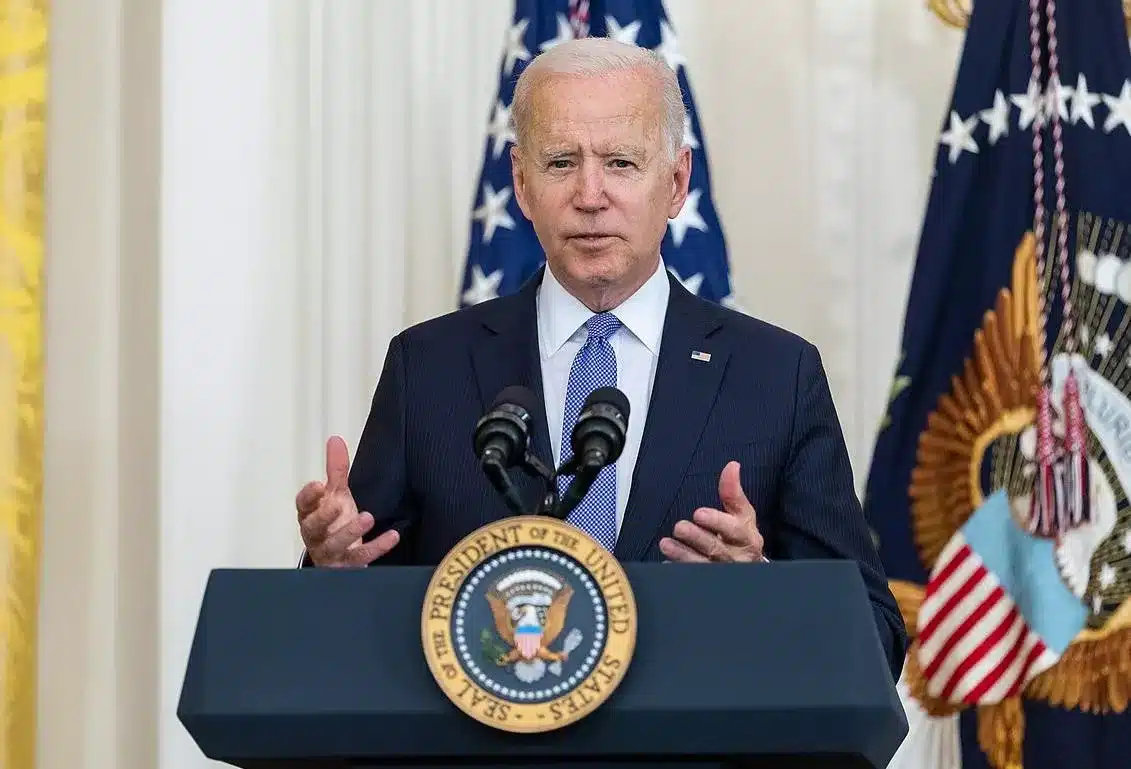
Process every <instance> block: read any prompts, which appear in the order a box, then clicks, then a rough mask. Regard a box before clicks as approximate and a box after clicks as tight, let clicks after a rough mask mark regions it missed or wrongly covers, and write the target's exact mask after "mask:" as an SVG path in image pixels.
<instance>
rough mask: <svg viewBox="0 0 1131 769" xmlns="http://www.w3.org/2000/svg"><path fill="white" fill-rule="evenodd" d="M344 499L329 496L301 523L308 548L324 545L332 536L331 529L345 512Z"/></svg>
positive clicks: (301, 529)
mask: <svg viewBox="0 0 1131 769" xmlns="http://www.w3.org/2000/svg"><path fill="white" fill-rule="evenodd" d="M344 509H345V508H344V504H343V500H342V497H340V496H338V495H334V494H327V495H325V496H323V497H322V502H321V503H319V505H318V507H317V508H315V510H314V512H313V513H310V514H308V515H307V516H306V517H305V518H303V519H302V522H301V523H299V530H300V531H301V532H302V539H303V542H305V543H306V546H307V547H308V548H310V547H315V546H317V545H320V544H322V542H323V541H325V539H326V538H327V537H328V536H329V535H330V533H331V532H330V527H331V526H333V524H334V522H335V521H337V520H338V518H339V517H340V516H341V515H342V511H343V510H344Z"/></svg>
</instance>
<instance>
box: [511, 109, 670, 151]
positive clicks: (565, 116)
mask: <svg viewBox="0 0 1131 769" xmlns="http://www.w3.org/2000/svg"><path fill="white" fill-rule="evenodd" d="M532 128H533V130H532V131H531V136H530V140H531V143H532V144H533V145H534V146H536V147H538V148H539V149H546V148H554V147H562V148H569V149H573V148H576V147H577V146H579V145H585V146H589V147H593V148H594V149H597V150H598V151H601V150H602V149H606V150H607V149H612V148H614V147H619V146H624V147H632V148H636V149H644V148H646V147H647V146H649V145H650V144H652V143H653V142H654V141H656V140H657V138H658V136H659V133H660V124H659V121H658V120H657V119H656V118H655V117H653V116H651V115H649V114H648V113H647V112H646V111H644V110H640V109H623V110H620V111H619V112H613V113H606V114H571V113H569V112H568V111H565V112H556V113H555V112H552V111H551V113H550V114H545V113H543V114H541V115H537V116H536V118H535V120H534V125H533V126H532Z"/></svg>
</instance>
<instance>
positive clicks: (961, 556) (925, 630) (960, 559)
mask: <svg viewBox="0 0 1131 769" xmlns="http://www.w3.org/2000/svg"><path fill="white" fill-rule="evenodd" d="M971 555H973V551H972V550H971V549H970V546H969V545H962V547H960V548H958V549H957V550H955V551H954V555H953V556H951V558H950V560H949V561H947V562H946V563H945V564H942V568H941V569H939V571H938V572H937V573H936V574H933V575H931V578H930V579H928V580H927V588H926V591H925V595H924V603H927V601H928V600H929V599H930V598H932V597H933V596H936V595H938V592H939V590H940V588H941V587H942V585H943V584H945V583H946V582H947V581H948V580H949V579H950V578H951V577H952V576H954V572H955V570H956V569H958V567H959V566H961V565H962V564H963V563H965V562H966V559H967V558H969V557H970V556H971ZM935 566H936V568H937V567H938V564H936V565H935ZM927 608H928V610H929V609H930V605H929V604H928V607H927ZM941 615H942V611H936V612H935V613H934V614H932V615H931V616H930V618H929V619H928V620H927V624H926V625H921V626H920V627H919V638H920V639H923V638H924V636H929V635H930V634H931V632H933V631H934V627H935V624H936V623H937V622H938V621H939V618H940V616H941ZM921 617H922V610H920V618H921Z"/></svg>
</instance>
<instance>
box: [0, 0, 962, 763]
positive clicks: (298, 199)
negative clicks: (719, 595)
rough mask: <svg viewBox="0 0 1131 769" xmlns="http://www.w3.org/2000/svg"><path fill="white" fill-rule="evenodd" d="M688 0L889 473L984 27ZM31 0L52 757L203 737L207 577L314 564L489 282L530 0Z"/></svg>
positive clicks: (722, 91)
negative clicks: (369, 451)
mask: <svg viewBox="0 0 1131 769" xmlns="http://www.w3.org/2000/svg"><path fill="white" fill-rule="evenodd" d="M665 7H666V10H667V12H668V14H669V17H670V20H671V24H672V27H673V29H674V31H675V34H676V35H677V37H678V45H679V47H680V49H681V50H682V53H683V56H684V59H685V64H684V67H685V69H684V74H685V75H686V76H687V78H688V81H689V83H690V86H691V88H692V90H693V93H694V97H695V101H696V106H697V110H698V119H699V121H700V124H701V133H702V134H703V139H704V140H705V141H706V143H707V146H708V148H709V157H710V171H711V178H712V185H713V187H712V195H713V198H714V202H715V205H716V208H717V212H718V215H719V219H720V221H721V225H722V228H723V230H724V231H725V235H726V240H727V253H728V257H729V263H730V270H731V281H732V284H733V288H734V293H735V295H736V298H737V301H738V303H739V304H740V306H741V307H742V308H743V309H744V310H745V311H747V312H749V313H751V314H754V315H757V316H759V317H761V318H764V319H766V320H769V321H771V322H774V323H777V324H779V325H782V326H785V327H786V328H789V329H791V330H794V331H796V332H798V333H800V334H802V335H804V336H805V337H807V338H809V339H810V340H811V341H813V342H814V343H815V344H816V345H817V346H818V347H819V348H820V350H821V352H822V354H823V356H824V361H825V364H826V366H827V370H828V374H829V377H830V380H831V384H832V388H833V392H834V397H835V399H836V404H837V407H838V410H839V414H840V418H841V420H842V424H843V426H844V430H845V434H846V438H847V441H848V445H849V450H850V453H851V456H852V461H853V467H854V470H855V473H856V476H857V478H858V480H859V485H860V487H861V489H862V488H863V482H864V479H865V475H866V473H867V470H868V462H869V458H870V452H871V448H872V444H873V441H874V438H875V432H876V428H877V425H878V424H879V421H880V419H881V417H882V415H883V413H884V409H885V404H886V403H887V399H888V393H889V388H890V383H891V379H892V374H893V371H894V370H895V366H896V364H897V361H898V359H899V349H898V347H899V338H900V324H901V320H902V316H903V312H904V305H905V302H906V297H907V289H908V281H909V277H910V274H911V269H912V264H913V260H914V257H915V250H916V242H917V238H918V232H919V229H920V226H921V222H922V216H923V209H924V201H925V197H926V193H927V191H928V185H929V183H930V179H931V169H932V165H933V162H934V159H935V154H936V150H937V146H938V138H939V129H940V125H942V124H941V122H940V121H941V119H942V118H943V116H944V115H945V114H946V110H947V104H948V99H949V96H950V89H951V87H952V84H953V80H954V73H955V65H956V62H957V56H958V54H959V51H960V49H961V45H962V31H961V30H959V29H956V28H954V27H952V26H949V25H948V24H946V23H944V22H943V21H942V20H941V19H940V17H939V15H937V14H936V13H935V12H933V11H932V10H931V9H930V8H928V7H927V5H926V4H925V3H924V2H923V0H758V2H708V1H706V0H667V2H666V3H665ZM0 8H3V9H4V11H3V15H0V23H2V25H3V26H0V29H2V34H0V51H2V52H3V54H4V56H5V59H4V62H5V65H4V66H5V69H4V70H3V72H0V78H2V81H0V82H2V83H3V88H2V89H0V95H2V97H3V99H4V102H3V109H4V113H3V114H2V115H0V119H3V121H4V122H3V138H4V142H5V145H4V146H3V152H4V153H5V154H4V156H3V163H2V164H0V168H2V169H3V185H4V187H3V194H4V199H5V210H6V214H5V220H4V226H5V227H6V228H9V229H6V230H5V232H4V233H3V234H4V235H5V238H6V241H5V245H4V248H5V249H6V251H5V253H4V254H3V257H2V259H0V265H2V266H3V269H4V271H5V273H6V274H5V275H4V276H3V278H4V283H3V286H4V291H5V292H7V293H6V295H5V302H4V304H3V310H4V313H5V315H4V316H3V322H4V323H5V327H4V334H5V337H4V338H5V341H4V342H3V344H0V350H2V351H3V364H4V369H3V372H2V377H0V386H3V387H4V388H7V389H6V391H5V393H4V398H5V404H6V405H5V415H4V419H5V420H7V422H6V424H5V425H4V428H5V433H4V436H3V437H2V438H0V442H2V443H3V444H4V454H3V455H2V456H3V459H4V462H5V463H6V465H5V467H4V473H5V475H4V477H5V478H9V477H15V478H17V479H18V480H17V483H16V486H17V487H18V488H15V491H13V490H12V488H9V494H8V496H7V497H6V498H5V501H4V504H5V507H4V508H3V509H2V510H3V516H0V523H2V524H3V526H4V527H5V528H4V530H3V534H4V535H5V536H6V537H7V546H5V547H4V548H0V574H8V579H9V584H16V583H17V581H18V579H17V578H18V576H19V574H18V573H17V572H16V570H17V568H23V569H25V571H26V570H27V569H36V570H38V571H37V573H38V574H40V575H41V580H40V583H39V591H38V594H35V593H24V594H23V598H24V599H26V600H34V603H31V604H25V605H22V607H21V609H20V611H21V612H22V614H23V616H24V618H25V619H26V618H27V617H29V616H31V615H37V616H38V618H39V622H38V636H36V635H34V633H33V631H34V627H32V630H29V631H28V632H29V633H32V634H31V635H30V636H29V635H25V636H24V641H26V643H27V646H26V648H24V647H19V648H18V647H17V646H16V644H17V640H15V639H16V638H17V635H16V634H15V633H14V631H13V625H12V623H13V620H12V619H11V618H10V617H11V616H12V615H11V614H10V613H9V619H8V620H7V622H8V625H6V626H5V629H6V630H7V632H8V635H7V643H8V644H9V646H8V649H7V651H8V657H9V659H10V660H12V659H14V660H15V662H11V661H9V664H8V666H7V667H6V668H5V672H4V675H5V680H4V685H5V691H6V692H7V695H8V699H7V702H8V706H9V707H12V705H13V703H14V702H16V698H17V697H23V696H25V695H26V694H27V692H26V691H22V690H21V689H20V686H21V685H22V686H25V687H26V686H34V687H35V688H36V689H37V691H38V698H37V705H36V707H35V712H36V713H37V714H38V716H37V719H36V720H35V721H34V722H30V721H27V720H24V721H20V720H16V721H15V722H13V723H14V724H15V726H14V727H12V730H11V731H10V732H9V737H12V738H13V739H15V737H13V735H16V734H18V733H21V731H20V728H21V727H23V728H24V731H23V732H22V734H23V735H24V736H23V738H22V739H23V740H24V741H25V742H26V743H27V744H28V745H30V744H31V740H30V739H28V738H27V735H28V733H29V732H27V731H26V730H27V729H28V728H32V729H34V733H35V734H37V739H36V742H37V754H38V758H37V763H36V764H35V766H36V767H38V768H39V769H64V767H65V768H66V769H106V768H108V767H116V768H117V769H155V768H156V767H160V769H189V768H190V767H194V768H195V767H204V766H207V765H209V764H208V762H207V761H205V760H204V759H203V758H202V757H200V754H199V751H198V750H197V748H196V747H195V745H193V744H192V742H191V739H190V738H189V736H188V735H187V733H186V732H185V731H184V729H183V728H182V727H181V725H180V724H179V723H178V722H177V721H176V720H175V712H174V711H175V707H176V699H177V696H178V694H179V689H180V684H181V676H182V674H183V666H184V662H185V658H186V654H187V651H188V647H189V643H190V640H191V634H192V631H193V627H194V623H195V618H196V611H197V608H198V605H199V600H200V596H201V592H202V590H203V587H204V584H205V580H206V578H207V575H208V573H209V571H210V570H211V569H214V568H217V567H226V566H254V567H287V566H290V565H292V564H294V563H295V561H296V559H297V556H298V554H299V539H298V536H297V531H296V527H295V521H294V512H293V509H294V506H293V499H294V494H295V492H296V491H297V489H298V488H299V486H300V485H301V484H302V483H303V482H305V481H306V480H308V479H311V478H316V477H321V476H322V474H323V456H324V455H323V447H324V440H325V438H326V437H327V436H328V435H330V434H332V433H338V434H341V435H343V436H344V437H345V438H346V440H347V442H348V443H349V445H350V446H353V445H354V444H355V443H356V439H357V437H358V434H359V432H360V430H361V427H362V425H363V422H364V418H365V416H366V413H367V410H368V406H369V398H370V395H371V393H372V388H373V386H374V384H375V381H376V377H377V375H378V373H379V370H380V365H381V362H382V360H383V357H384V353H385V347H386V344H387V342H388V340H389V338H390V337H391V336H392V335H393V334H395V333H396V332H398V331H399V330H400V329H402V328H403V327H404V326H405V325H407V324H410V323H414V322H417V321H421V320H424V319H426V318H429V317H432V316H435V315H437V314H440V313H444V312H448V311H451V310H453V309H455V308H456V307H457V306H458V303H459V300H460V295H461V292H462V290H463V274H464V271H465V268H466V265H467V256H468V244H469V233H470V227H471V212H472V210H473V208H474V207H475V206H476V205H478V203H479V202H480V201H479V197H478V196H479V190H478V189H477V180H478V176H479V173H480V170H481V167H482V165H483V162H484V157H485V152H487V151H488V150H489V148H490V143H489V142H488V140H487V129H488V123H489V119H490V117H491V114H492V108H493V107H494V104H495V100H496V96H497V90H498V85H499V68H500V63H501V61H502V59H501V57H502V52H503V42H504V34H505V33H506V31H507V29H508V28H509V27H510V25H511V23H512V14H513V13H514V5H513V2H512V0H474V1H473V0H411V2H406V1H405V0H239V1H238V2H231V1H230V0H51V2H50V3H48V2H46V0H42V1H40V2H36V1H35V0H0ZM21 116H22V117H21ZM44 116H46V123H45V125H44V124H43V123H42V122H38V121H39V120H41V119H42V118H43V117H44ZM29 121H30V122H29ZM29 125H30V126H31V128H28V126H29ZM17 126H18V127H19V128H18V130H17V129H16V127H17ZM40 182H42V185H43V187H42V191H43V194H44V196H45V197H43V199H42V201H40V200H39V197H38V196H39V195H40V192H41V190H40V189H39V187H38V185H39V184H40ZM40 205H42V207H43V211H44V212H45V215H44V216H42V217H40V216H39V212H40V209H39V206H40ZM13 211H18V212H22V213H18V214H17V213H13ZM15 232H18V233H19V235H20V237H19V238H16V237H15V235H13V233H15ZM13 244H16V245H13ZM39 275H41V276H42V281H40V280H39V279H38V277H37V276H39ZM40 310H42V326H40V325H39V320H38V319H39V318H40V317H41V316H40V315H39V311H40ZM40 353H41V354H42V361H40V360H39V358H38V356H39V354H40ZM41 362H42V377H41V378H40V374H39V373H38V372H40V368H39V365H40V363H41ZM13 393H14V394H15V395H13ZM40 396H41V397H42V400H41V401H40V400H39V398H40ZM9 403H19V404H20V405H19V408H18V409H16V410H14V411H13V410H10V409H9V407H8V405H7V404H9ZM40 429H42V442H41V443H40V442H39V440H38V438H37V437H36V436H37V435H40V433H39V432H38V431H39V430H40ZM11 436H17V437H16V438H12V437H11ZM40 449H41V452H42V453H41V455H40V453H39V451H40ZM40 460H41V462H42V477H41V478H40V477H39V476H38V475H37V471H36V467H37V466H38V462H39V461H40ZM21 472H22V473H23V475H21ZM21 478H22V479H23V481H22V483H23V484H24V485H22V486H21V485H20V483H21V481H19V479H21ZM40 483H41V484H42V485H41V486H40ZM40 491H42V505H41V506H39V505H34V504H28V500H34V499H35V498H36V495H37V494H38V493H39V492H40ZM20 495H23V496H20ZM21 500H22V502H21ZM40 532H41V533H40ZM36 554H38V557H39V561H38V563H37V564H36V565H34V566H30V567H29V566H28V565H27V564H29V563H35V561H34V560H33V559H34V557H35V555H36ZM5 559H6V560H5ZM20 564H23V566H20ZM12 574H16V575H17V578H14V577H12V576H11V575H12ZM24 576H25V577H26V576H27V574H26V573H25V574H24ZM25 583H26V580H25ZM15 590H16V588H11V587H10V588H9V591H10V595H9V601H10V604H12V605H14V604H16V603H18V601H19V600H20V596H19V595H16V593H15ZM296 621H300V620H299V619H297V618H296ZM33 624H34V623H26V624H25V628H26V627H29V626H31V625H33ZM3 639H5V634H4V633H3V632H0V640H3ZM29 639H30V640H29ZM342 651H343V650H342V649H337V648H332V647H328V648H322V649H311V650H310V653H311V654H312V655H321V654H337V653H341V652H342ZM352 651H354V652H356V651H357V650H352ZM21 655H23V656H21ZM36 656H37V660H38V662H37V664H38V682H37V683H35V678H34V677H33V676H31V675H30V674H29V673H28V668H26V667H25V668H22V669H21V668H20V664H27V663H29V662H31V661H34V659H35V658H36ZM21 671H22V672H21ZM21 682H22V683H21ZM29 682H31V683H29ZM25 701H26V700H25ZM13 712H15V713H16V717H19V711H18V709H15V710H14V711H13ZM33 715H34V714H33ZM9 755H16V754H14V753H12V754H9ZM25 755H26V754H25ZM13 766H19V764H13ZM21 769H22V767H21Z"/></svg>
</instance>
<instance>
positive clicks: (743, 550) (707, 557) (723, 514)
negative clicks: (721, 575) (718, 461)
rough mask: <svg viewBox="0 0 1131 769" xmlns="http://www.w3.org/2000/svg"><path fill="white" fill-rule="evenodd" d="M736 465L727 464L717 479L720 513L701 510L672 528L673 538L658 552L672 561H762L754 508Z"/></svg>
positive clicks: (705, 509)
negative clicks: (721, 507)
mask: <svg viewBox="0 0 1131 769" xmlns="http://www.w3.org/2000/svg"><path fill="white" fill-rule="evenodd" d="M738 470H739V467H738V462H728V463H727V466H726V467H724V468H723V472H722V474H721V475H719V498H720V499H721V500H722V503H723V509H722V510H716V509H714V508H710V507H701V508H699V509H698V510H696V511H695V513H694V515H692V520H690V521H680V522H679V523H677V524H676V525H675V530H674V531H673V534H674V535H675V537H674V538H672V537H664V538H663V539H661V540H660V551H661V552H663V554H664V555H665V556H667V557H668V558H669V559H671V560H673V561H683V562H686V563H706V562H707V561H720V562H731V563H753V562H754V561H762V560H765V559H764V558H763V556H762V548H763V547H764V545H765V543H764V542H763V540H762V535H761V534H760V533H759V532H758V523H757V519H756V517H755V514H754V506H753V505H752V504H750V500H748V499H747V498H746V494H745V492H743V491H742V483H741V480H740V478H739V474H738Z"/></svg>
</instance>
